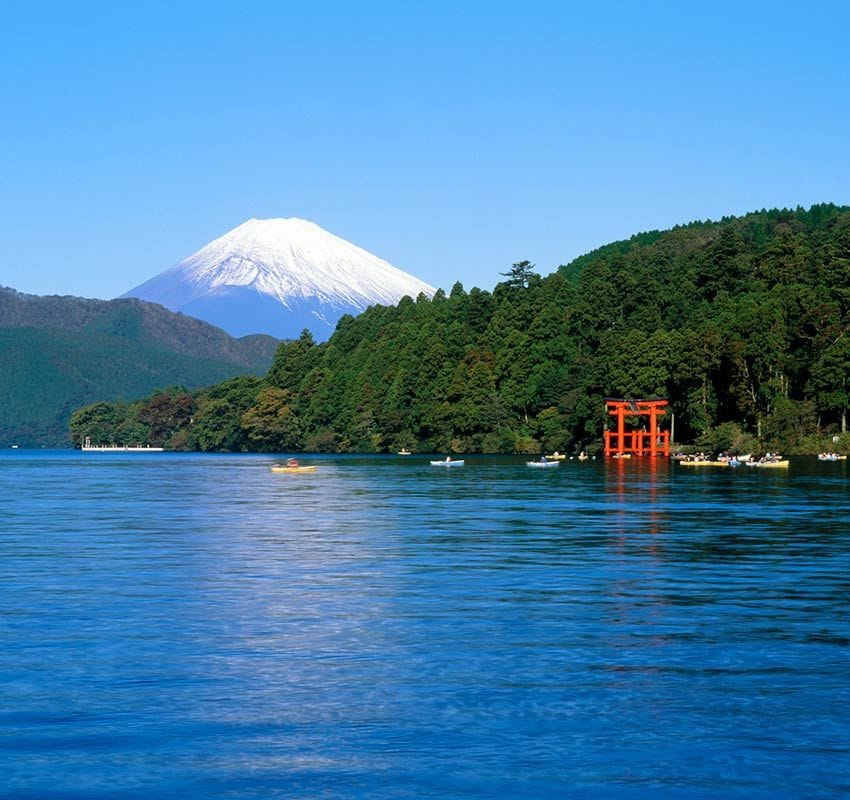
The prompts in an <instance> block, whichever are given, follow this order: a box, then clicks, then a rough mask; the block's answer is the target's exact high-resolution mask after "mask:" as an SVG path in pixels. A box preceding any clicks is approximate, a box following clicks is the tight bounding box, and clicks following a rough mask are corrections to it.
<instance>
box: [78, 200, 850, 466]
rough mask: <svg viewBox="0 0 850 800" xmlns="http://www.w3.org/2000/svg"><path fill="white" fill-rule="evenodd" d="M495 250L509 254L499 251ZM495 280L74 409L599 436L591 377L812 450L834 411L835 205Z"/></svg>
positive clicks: (162, 436)
mask: <svg viewBox="0 0 850 800" xmlns="http://www.w3.org/2000/svg"><path fill="white" fill-rule="evenodd" d="M503 269H504V268H503ZM501 274H502V276H503V277H504V280H503V281H502V282H500V283H498V284H497V285H496V286H495V288H494V289H493V291H492V292H491V291H485V290H482V289H477V288H474V289H471V290H469V291H467V290H466V289H464V287H463V286H462V285H461V284H460V283H456V284H455V285H454V286H453V287H452V289H451V291H450V292H449V294H448V295H447V294H445V293H444V292H443V291H439V292H437V294H436V295H435V296H434V298H433V299H431V300H429V299H428V298H426V297H424V296H420V297H418V298H416V299H415V300H414V299H410V298H404V299H403V300H402V301H401V302H400V303H399V304H398V305H397V306H395V307H381V306H376V307H372V308H370V309H368V310H367V311H366V312H364V313H363V314H361V315H360V316H358V317H356V318H353V317H343V319H342V320H340V322H339V324H338V326H337V329H336V332H335V333H334V334H333V336H332V337H331V339H330V340H329V341H328V342H327V343H325V344H321V345H318V344H315V343H314V342H313V340H312V338H311V337H310V335H309V333H307V332H305V333H304V334H302V336H301V338H300V339H298V340H296V341H292V342H287V343H284V344H282V345H281V346H280V347H279V349H278V351H277V354H276V357H275V360H274V364H273V366H272V368H271V369H270V371H269V372H268V374H266V375H265V377H262V378H259V377H243V378H235V379H232V380H228V381H226V382H224V383H221V384H218V385H216V386H213V387H211V388H207V389H202V390H199V391H195V392H186V391H183V390H182V389H178V388H172V389H167V390H164V391H161V392H158V393H157V394H155V395H153V396H152V397H149V398H146V399H144V400H140V401H138V402H135V403H130V404H116V403H99V404H95V405H93V406H87V407H85V408H82V409H80V410H79V411H77V412H76V413H75V414H74V416H73V418H72V436H73V437H74V439H75V441H77V442H79V439H80V437H81V436H82V435H90V436H91V437H92V439H93V440H94V441H97V442H101V443H108V442H115V443H132V442H148V443H150V444H155V445H165V446H166V447H169V448H175V449H196V450H204V451H211V450H256V451H269V452H288V451H300V450H306V451H314V452H384V451H395V450H397V449H399V448H401V447H407V448H409V449H415V450H419V451H434V452H466V453H476V452H489V453H497V452H505V453H509V452H522V453H536V452H539V451H540V450H542V449H547V450H548V449H556V448H557V449H560V450H561V451H566V450H569V449H578V448H586V447H590V448H591V449H593V448H594V447H595V446H598V442H599V440H600V438H601V433H602V430H603V427H604V425H605V424H606V416H605V408H604V402H603V401H604V399H605V398H606V397H628V398H649V397H666V398H669V399H670V401H671V406H672V409H673V411H674V412H675V431H674V433H675V439H676V440H677V441H679V442H693V441H696V442H698V443H700V444H701V445H702V446H703V447H712V448H714V447H716V448H722V449H730V448H735V447H741V448H745V449H749V448H750V447H758V446H761V447H764V448H773V449H777V448H781V449H782V450H783V451H785V452H792V453H793V452H814V451H816V450H817V449H820V448H821V447H822V446H823V443H824V442H825V441H827V439H826V438H825V437H827V436H831V435H833V434H836V433H840V432H843V431H844V428H845V424H846V423H845V420H846V410H847V406H848V391H850V387H848V384H847V376H848V372H849V371H850V336H848V331H850V208H848V207H839V206H835V205H831V204H829V205H816V206H813V207H812V208H810V209H808V210H805V209H802V208H798V209H796V210H772V211H761V212H757V213H753V214H748V215H746V216H744V217H739V218H735V217H729V218H724V219H722V220H720V221H719V222H695V223H691V224H688V225H683V226H679V227H676V228H674V229H672V230H669V231H663V232H662V231H653V232H650V233H643V234H639V235H637V236H634V237H632V238H631V239H629V240H627V241H621V242H615V243H613V244H610V245H606V246H605V247H602V248H599V249H598V250H595V251H593V252H591V253H588V254H586V255H584V256H581V257H580V258H578V259H576V260H575V261H573V262H572V263H570V264H567V265H565V266H562V267H560V268H559V269H558V270H557V271H556V272H555V273H553V274H551V275H549V276H547V277H540V276H539V275H538V274H537V273H536V272H535V271H534V265H532V264H530V263H529V262H521V263H518V264H514V265H513V266H512V267H510V268H507V269H505V271H504V272H502V273H501Z"/></svg>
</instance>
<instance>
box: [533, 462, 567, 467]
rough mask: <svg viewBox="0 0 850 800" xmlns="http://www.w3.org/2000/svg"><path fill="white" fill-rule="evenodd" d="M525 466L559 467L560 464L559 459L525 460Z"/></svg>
mask: <svg viewBox="0 0 850 800" xmlns="http://www.w3.org/2000/svg"><path fill="white" fill-rule="evenodd" d="M525 466H527V467H559V466H561V462H560V461H526V462H525Z"/></svg>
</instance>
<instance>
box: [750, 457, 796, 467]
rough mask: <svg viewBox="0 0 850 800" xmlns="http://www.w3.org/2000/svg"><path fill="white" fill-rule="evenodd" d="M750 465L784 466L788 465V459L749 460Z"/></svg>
mask: <svg viewBox="0 0 850 800" xmlns="http://www.w3.org/2000/svg"><path fill="white" fill-rule="evenodd" d="M747 466H748V467H773V468H779V469H781V468H783V467H787V466H788V459H787V458H785V459H782V460H780V461H748V462H747Z"/></svg>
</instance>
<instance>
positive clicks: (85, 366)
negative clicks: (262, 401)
mask: <svg viewBox="0 0 850 800" xmlns="http://www.w3.org/2000/svg"><path fill="white" fill-rule="evenodd" d="M277 345H278V342H277V340H275V339H273V338H272V337H270V336H251V337H245V338H244V339H241V340H237V339H233V338H232V337H230V336H228V335H227V334H226V333H225V332H224V331H222V330H219V329H217V328H214V327H212V326H211V325H208V324H207V323H205V322H201V321H199V320H194V319H191V318H189V317H185V316H183V315H182V314H174V313H173V312H171V311H168V310H167V309H165V308H162V307H161V306H158V305H155V304H152V303H146V302H143V301H140V300H112V301H106V300H88V299H83V298H77V297H56V296H52V297H36V296H33V295H25V294H20V293H18V292H16V291H14V290H12V289H5V288H0V375H1V376H2V379H0V446H8V445H9V444H13V443H14V444H19V445H21V446H37V445H38V446H40V445H43V446H54V447H55V446H64V445H66V444H67V443H68V442H67V430H68V419H69V417H70V413H71V411H72V410H73V409H74V408H77V407H79V406H80V405H84V404H86V403H89V402H92V401H93V400H97V399H101V398H107V397H108V398H110V399H112V400H118V399H124V400H131V399H134V398H136V397H140V396H142V395H145V394H147V393H150V392H151V391H153V390H154V389H156V388H160V387H165V386H169V385H175V384H178V385H182V386H186V387H187V388H188V387H196V388H197V387H200V386H205V385H208V384H211V383H215V382H217V381H222V380H226V379H227V378H230V377H233V376H235V375H241V374H245V373H246V372H250V373H254V374H261V373H263V372H264V371H265V370H266V369H268V367H269V365H270V364H271V362H272V359H273V357H274V353H275V350H276V349H277Z"/></svg>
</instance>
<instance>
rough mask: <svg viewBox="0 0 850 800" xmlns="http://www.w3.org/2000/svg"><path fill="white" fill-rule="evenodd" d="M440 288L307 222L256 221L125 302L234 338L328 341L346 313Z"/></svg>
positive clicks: (139, 288) (141, 288)
mask: <svg viewBox="0 0 850 800" xmlns="http://www.w3.org/2000/svg"><path fill="white" fill-rule="evenodd" d="M420 293H424V294H425V295H426V296H428V297H430V296H432V295H433V294H434V289H433V288H432V287H431V286H428V285H427V284H426V283H423V282H422V281H420V280H418V279H417V278H414V277H413V276H412V275H408V274H407V273H405V272H402V271H401V270H399V269H396V268H395V267H393V266H392V265H391V264H389V263H387V262H386V261H384V260H382V259H380V258H377V257H376V256H374V255H372V254H371V253H369V252H367V251H366V250H363V249H362V248H360V247H357V246H356V245H353V244H351V243H350V242H347V241H345V240H344V239H340V238H339V237H338V236H334V235H333V234H331V233H328V232H327V231H325V230H323V229H322V228H320V227H319V226H318V225H316V224H315V223H312V222H308V221H306V220H302V219H294V218H293V219H267V220H257V219H251V220H248V221H247V222H245V223H243V224H242V225H240V226H239V227H237V228H234V229H233V230H232V231H230V232H228V233H226V234H225V235H224V236H221V237H219V238H218V239H215V240H214V241H212V242H210V243H209V244H208V245H206V246H205V247H202V248H201V249H200V250H198V252H197V253H195V254H193V255H191V256H189V258H187V259H184V260H183V261H181V262H180V263H179V264H176V265H175V266H173V267H171V269H168V270H166V271H165V272H162V273H160V274H159V275H157V276H156V277H154V278H152V279H151V280H149V281H146V282H145V283H143V284H141V285H140V286H137V287H136V288H134V289H131V290H130V291H129V292H127V293H126V294H124V295H123V297H138V298H142V299H144V300H149V301H152V302H155V303H161V304H162V305H164V306H165V307H166V308H170V309H172V310H173V311H182V312H184V313H186V314H190V315H192V316H196V317H198V318H201V319H205V320H207V321H209V322H212V323H213V324H216V325H219V326H220V327H222V328H224V329H225V330H227V331H229V332H230V333H231V334H233V335H241V334H246V333H256V332H258V331H263V332H265V333H271V334H273V335H275V336H278V337H281V338H296V337H297V336H298V334H299V333H300V332H301V330H302V329H303V328H309V329H310V330H311V331H312V332H313V334H314V335H315V337H316V338H317V339H326V338H327V337H328V336H329V335H330V334H331V333H332V332H333V329H334V327H335V325H336V323H337V321H338V320H339V319H340V317H342V316H343V315H344V314H353V315H356V314H359V313H360V312H361V311H364V310H365V309H366V308H368V307H369V306H371V305H394V304H395V303H397V302H398V301H399V300H400V299H401V298H402V297H404V296H405V295H408V296H410V297H413V298H415V297H417V296H418V295H419V294H420Z"/></svg>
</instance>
